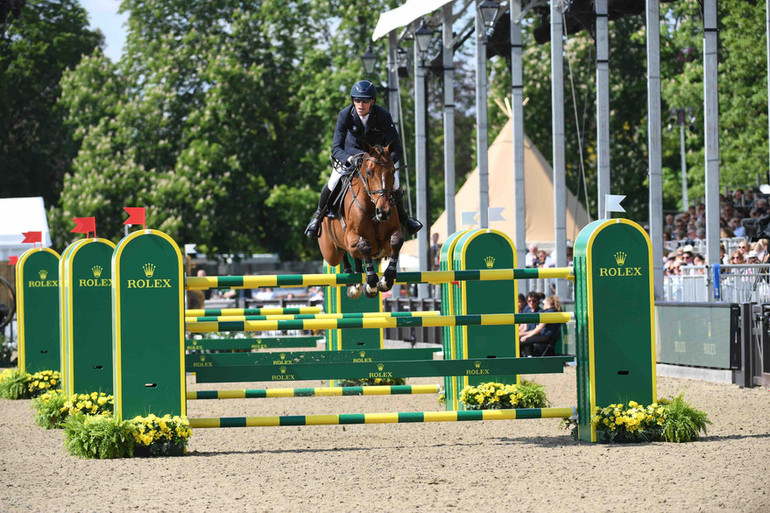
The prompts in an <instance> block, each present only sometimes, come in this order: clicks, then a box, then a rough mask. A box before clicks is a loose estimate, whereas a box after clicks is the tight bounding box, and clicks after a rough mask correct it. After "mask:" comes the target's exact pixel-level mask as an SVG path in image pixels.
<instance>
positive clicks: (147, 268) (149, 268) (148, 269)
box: [142, 263, 155, 278]
mask: <svg viewBox="0 0 770 513" xmlns="http://www.w3.org/2000/svg"><path fill="white" fill-rule="evenodd" d="M142 270H143V271H144V275H145V276H147V277H148V278H152V275H153V274H155V266H154V265H153V264H150V263H146V264H144V265H143V266H142Z"/></svg>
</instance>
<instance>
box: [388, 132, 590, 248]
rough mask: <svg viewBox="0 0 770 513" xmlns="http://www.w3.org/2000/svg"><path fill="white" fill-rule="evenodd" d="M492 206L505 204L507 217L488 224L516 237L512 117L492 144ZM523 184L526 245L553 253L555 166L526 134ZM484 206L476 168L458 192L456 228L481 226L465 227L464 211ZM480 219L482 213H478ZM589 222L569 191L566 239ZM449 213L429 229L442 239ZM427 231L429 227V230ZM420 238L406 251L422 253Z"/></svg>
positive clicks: (572, 238) (490, 176)
mask: <svg viewBox="0 0 770 513" xmlns="http://www.w3.org/2000/svg"><path fill="white" fill-rule="evenodd" d="M488 158H489V206H490V207H503V209H504V210H503V212H502V216H503V217H504V218H505V221H490V223H489V227H490V228H492V229H495V230H500V231H502V232H504V233H505V234H506V235H508V236H509V237H510V238H511V240H512V241H514V233H515V222H514V213H515V211H516V201H515V194H514V181H513V130H512V122H511V120H509V121H508V123H506V124H505V126H504V127H503V128H502V130H501V131H500V134H499V135H498V136H497V138H496V139H495V141H494V142H493V143H492V144H491V145H490V146H489V153H488ZM524 187H525V201H526V222H525V224H526V241H527V245H530V244H533V243H534V244H537V245H538V247H542V248H544V249H546V250H548V251H550V250H551V249H553V247H554V238H555V237H554V208H553V170H552V169H551V166H550V165H549V164H548V162H547V161H546V160H545V158H544V157H543V155H542V154H541V153H540V152H539V151H538V149H537V148H536V147H535V146H534V145H533V144H532V141H530V140H529V138H528V137H526V136H525V138H524ZM478 210H479V174H478V169H474V170H473V171H472V172H471V174H470V175H469V176H468V179H467V180H466V181H465V183H464V184H463V186H462V188H461V189H460V190H459V191H458V192H457V194H456V195H455V212H456V220H455V223H456V224H455V226H457V229H458V230H460V229H471V228H478V224H476V225H475V226H468V225H466V226H463V224H462V213H463V212H469V211H473V212H478ZM476 220H477V223H478V216H476ZM588 223H589V217H588V213H587V212H586V210H585V208H584V207H583V206H582V205H581V204H580V203H579V202H578V200H577V198H576V197H575V195H574V194H572V193H571V192H570V191H567V223H566V228H567V239H568V240H570V241H574V240H575V238H576V237H577V235H578V233H579V232H580V230H581V229H582V228H583V227H584V226H585V225H587V224H588ZM446 224H447V223H446V212H444V213H442V214H441V216H440V217H439V218H438V220H437V221H436V222H435V223H433V226H431V227H430V233H438V234H439V242H443V241H444V240H446V237H447V233H446V231H447V227H446ZM424 229H425V228H424ZM417 253H418V251H417V240H414V239H413V240H409V241H407V242H406V243H404V247H403V248H402V249H401V254H402V255H412V256H415V255H417Z"/></svg>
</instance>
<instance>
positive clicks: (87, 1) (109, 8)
mask: <svg viewBox="0 0 770 513" xmlns="http://www.w3.org/2000/svg"><path fill="white" fill-rule="evenodd" d="M80 4H81V5H82V6H83V7H84V8H85V10H86V11H88V18H89V20H90V22H91V28H94V29H99V30H101V31H102V34H104V45H105V48H104V54H105V55H106V56H107V57H109V58H110V59H111V60H112V61H113V62H117V61H118V60H120V56H121V55H122V54H123V45H124V44H125V42H126V28H125V27H124V26H123V25H124V24H125V23H127V21H128V16H127V15H126V14H118V8H119V7H120V0H80Z"/></svg>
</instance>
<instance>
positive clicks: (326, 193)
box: [305, 185, 332, 239]
mask: <svg viewBox="0 0 770 513" xmlns="http://www.w3.org/2000/svg"><path fill="white" fill-rule="evenodd" d="M331 195H332V191H330V190H329V188H328V187H327V186H325V185H324V188H323V190H321V197H320V198H319V199H318V208H317V209H316V210H315V212H313V217H312V218H311V219H310V222H309V223H308V224H307V227H306V228H305V235H307V236H308V237H313V238H315V239H317V238H318V237H320V236H321V223H322V222H323V218H324V215H325V214H326V210H327V209H328V207H329V205H328V203H329V197H330V196H331Z"/></svg>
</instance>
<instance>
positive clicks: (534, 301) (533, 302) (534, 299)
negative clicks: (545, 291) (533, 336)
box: [519, 290, 540, 335]
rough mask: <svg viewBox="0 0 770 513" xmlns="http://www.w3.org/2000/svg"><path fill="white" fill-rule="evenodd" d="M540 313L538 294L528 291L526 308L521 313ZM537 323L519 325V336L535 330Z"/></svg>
mask: <svg viewBox="0 0 770 513" xmlns="http://www.w3.org/2000/svg"><path fill="white" fill-rule="evenodd" d="M539 311H540V293H539V292H535V291H534V290H530V291H529V292H528V293H527V306H525V307H524V309H522V310H521V313H537V312H539ZM535 326H537V323H531V324H519V335H521V334H522V333H525V332H527V331H530V330H533V329H535Z"/></svg>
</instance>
